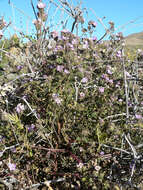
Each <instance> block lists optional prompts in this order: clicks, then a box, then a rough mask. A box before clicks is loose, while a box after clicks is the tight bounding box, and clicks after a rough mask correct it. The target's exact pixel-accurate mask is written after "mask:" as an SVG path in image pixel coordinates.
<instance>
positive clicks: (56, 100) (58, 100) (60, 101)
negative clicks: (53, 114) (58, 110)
mask: <svg viewBox="0 0 143 190" xmlns="http://www.w3.org/2000/svg"><path fill="white" fill-rule="evenodd" d="M52 97H53V99H54V101H55V102H56V103H57V104H61V103H62V101H63V100H62V99H61V98H59V96H58V94H53V95H52Z"/></svg>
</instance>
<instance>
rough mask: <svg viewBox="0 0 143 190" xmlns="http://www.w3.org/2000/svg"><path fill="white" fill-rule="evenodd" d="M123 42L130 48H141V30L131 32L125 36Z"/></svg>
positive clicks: (142, 39) (142, 35)
mask: <svg viewBox="0 0 143 190" xmlns="http://www.w3.org/2000/svg"><path fill="white" fill-rule="evenodd" d="M125 43H126V45H127V46H128V47H131V48H135V47H138V48H143V32H139V33H133V34H130V35H128V36H126V37H125Z"/></svg>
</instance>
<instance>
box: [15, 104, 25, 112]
mask: <svg viewBox="0 0 143 190" xmlns="http://www.w3.org/2000/svg"><path fill="white" fill-rule="evenodd" d="M24 110H25V107H24V105H22V104H21V103H19V104H18V105H17V106H16V112H17V113H21V112H23V111H24Z"/></svg>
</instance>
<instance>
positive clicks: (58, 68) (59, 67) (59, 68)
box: [56, 65, 64, 72]
mask: <svg viewBox="0 0 143 190" xmlns="http://www.w3.org/2000/svg"><path fill="white" fill-rule="evenodd" d="M56 69H57V71H59V72H62V71H63V69H64V66H63V65H58V66H57V67H56Z"/></svg>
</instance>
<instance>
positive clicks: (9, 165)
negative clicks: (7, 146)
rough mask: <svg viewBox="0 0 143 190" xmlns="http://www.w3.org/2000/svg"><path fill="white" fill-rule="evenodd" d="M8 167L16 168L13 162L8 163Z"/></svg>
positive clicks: (11, 169)
mask: <svg viewBox="0 0 143 190" xmlns="http://www.w3.org/2000/svg"><path fill="white" fill-rule="evenodd" d="M8 167H9V169H10V171H14V170H15V169H16V164H13V163H10V162H9V163H8Z"/></svg>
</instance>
